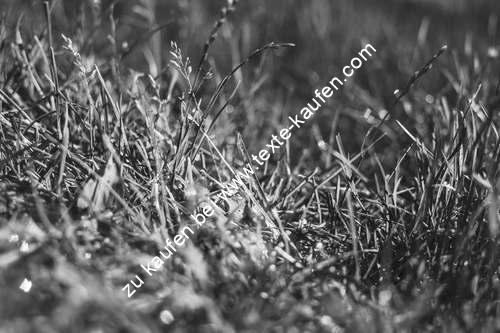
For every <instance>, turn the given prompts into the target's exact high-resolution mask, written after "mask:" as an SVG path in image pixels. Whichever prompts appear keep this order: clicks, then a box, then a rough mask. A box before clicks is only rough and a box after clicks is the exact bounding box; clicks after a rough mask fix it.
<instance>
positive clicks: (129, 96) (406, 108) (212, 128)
mask: <svg viewBox="0 0 500 333" xmlns="http://www.w3.org/2000/svg"><path fill="white" fill-rule="evenodd" d="M235 5H236V1H228V2H227V4H226V6H225V7H224V9H223V10H222V11H221V14H220V18H219V19H218V20H217V22H216V24H215V25H214V27H213V29H212V30H211V31H210V32H209V35H208V36H207V37H208V40H207V42H206V43H205V44H204V46H203V47H202V54H201V57H200V60H199V62H196V63H197V64H198V65H197V67H196V68H194V70H193V68H192V65H191V61H189V60H188V57H186V55H185V51H184V50H183V47H182V45H183V44H182V41H179V42H177V43H175V42H172V44H171V48H170V51H171V53H169V55H168V57H169V58H168V59H169V60H171V61H170V64H169V66H168V67H166V68H164V69H162V70H161V71H160V73H161V74H159V73H138V72H134V71H128V69H127V68H126V67H125V66H124V64H123V59H124V54H120V52H118V49H117V45H120V41H119V40H118V38H119V37H118V34H117V33H116V32H117V30H119V25H115V26H114V27H112V29H111V30H113V31H114V32H113V33H111V34H110V38H111V39H113V42H112V48H113V52H109V54H108V55H107V56H104V55H103V54H106V53H105V52H103V53H102V54H101V53H100V54H96V53H93V52H91V51H89V50H91V48H88V47H86V48H84V47H83V45H78V43H77V42H75V41H76V40H83V38H81V37H82V36H75V38H73V36H69V35H68V36H63V37H62V38H61V40H59V39H57V38H53V37H54V36H52V35H53V34H54V31H52V28H51V25H52V21H51V12H50V10H51V8H50V7H49V4H48V3H47V5H46V7H45V8H46V13H47V25H46V26H45V28H46V29H44V30H43V33H42V34H39V35H36V34H33V35H26V34H25V33H24V32H22V29H13V30H12V31H9V29H6V28H5V27H4V26H2V28H1V29H0V35H1V34H5V37H6V38H5V39H3V40H2V44H1V45H0V52H1V54H0V72H1V73H3V74H2V76H1V77H0V87H1V88H0V138H1V140H0V176H1V181H0V214H1V215H0V238H1V239H2V242H1V243H0V244H1V245H0V251H1V252H0V266H1V267H2V270H1V273H0V280H1V281H2V282H3V283H2V285H4V286H6V287H2V288H0V296H1V297H2V299H5V300H7V301H6V302H3V304H4V306H0V318H1V319H2V321H1V322H2V324H0V325H1V328H2V330H5V331H9V330H10V331H15V332H24V331H26V332H28V331H33V330H37V331H47V332H51V331H61V332H67V331H92V330H103V331H110V332H114V331H116V332H119V331H131V332H148V331H151V332H159V331H164V330H165V329H167V330H169V331H179V332H180V331H217V332H219V331H222V332H236V331H257V332H264V331H274V330H287V331H298V332H302V331H345V332H379V331H384V332H390V331H397V332H400V331H401V332H405V331H435V330H442V331H464V332H465V331H470V330H474V329H482V330H484V331H495V330H498V328H499V326H500V323H499V322H498V320H497V319H496V317H497V316H496V315H497V312H498V306H497V303H498V298H499V295H498V292H499V289H498V288H499V283H498V271H497V268H498V265H499V260H498V234H499V220H498V194H499V193H498V191H499V189H498V185H497V179H498V174H497V173H498V162H499V158H500V157H499V155H500V149H499V147H500V138H499V136H498V119H497V118H496V114H495V111H496V108H497V106H498V98H497V96H496V95H497V89H496V88H497V86H498V85H497V79H496V78H494V77H493V76H492V75H491V71H490V70H489V68H491V66H494V64H493V62H492V58H491V57H490V58H488V57H472V56H471V55H468V56H467V55H466V56H464V58H459V57H456V58H455V59H453V57H452V56H451V52H445V53H443V52H444V49H441V50H440V51H438V53H435V52H431V53H429V55H431V56H430V57H429V59H431V61H428V62H426V61H425V60H427V59H425V57H422V59H419V60H418V62H419V63H420V64H421V65H420V66H417V65H414V64H413V65H412V67H409V66H410V65H408V64H407V65H408V68H406V69H405V72H404V73H399V72H398V68H397V67H394V66H389V65H387V64H390V63H391V61H392V60H393V59H395V58H396V57H397V56H398V55H397V54H392V53H390V52H389V51H387V52H381V55H380V57H382V58H381V59H377V60H375V61H376V65H377V66H382V67H384V68H385V69H386V70H387V71H392V72H391V73H390V74H391V75H393V77H401V78H404V80H403V81H401V84H400V85H399V86H400V90H399V93H398V94H397V95H396V96H391V98H392V99H391V100H390V101H388V102H387V101H386V98H385V96H383V95H382V94H378V93H380V90H378V89H370V87H373V82H372V81H373V80H380V75H376V74H374V73H371V72H370V70H369V69H368V70H367V71H366V72H364V73H363V78H364V84H359V85H356V84H355V83H354V84H353V85H351V86H348V87H346V89H345V90H344V91H343V92H342V94H345V96H346V98H345V100H342V102H343V103H345V104H344V106H345V107H346V108H351V109H352V111H358V109H361V108H364V107H368V108H370V110H369V112H364V110H363V113H361V114H364V116H359V117H358V116H357V115H358V114H359V112H358V113H356V116H354V119H355V120H354V121H355V122H356V123H357V126H359V127H356V128H363V131H362V132H360V133H362V134H360V133H356V134H358V136H361V135H365V134H366V139H365V140H358V141H356V142H360V143H361V144H360V148H359V149H358V150H357V151H352V149H348V147H347V145H348V144H349V147H352V142H347V136H346V135H345V133H347V132H346V129H345V128H344V127H342V124H340V120H339V118H344V115H340V113H337V115H336V116H334V119H333V121H332V122H331V124H332V129H331V132H330V137H329V138H324V137H323V134H322V129H323V128H320V127H319V126H318V125H317V124H314V125H313V129H312V130H311V131H312V133H313V135H312V136H311V137H312V138H311V140H312V142H313V143H314V144H315V147H318V148H317V149H319V151H318V152H317V151H315V149H316V148H315V147H314V148H313V147H310V146H309V147H308V146H304V147H303V146H301V145H300V142H299V140H295V141H293V140H292V142H291V143H290V144H288V145H287V146H286V149H285V150H284V152H283V153H282V154H280V155H277V156H275V157H273V159H272V160H270V161H269V162H268V163H266V165H265V168H264V170H262V171H260V172H259V173H258V174H257V175H256V177H255V179H253V180H252V182H250V183H249V184H248V186H246V187H245V190H244V191H242V193H240V194H238V195H236V196H234V197H232V198H231V202H229V206H230V207H228V213H223V212H217V214H216V216H215V217H214V218H213V219H212V220H211V221H210V223H207V224H206V225H205V226H204V227H203V228H202V229H200V230H199V232H198V233H197V234H196V236H195V237H193V239H192V242H189V244H187V245H186V247H184V248H183V249H182V250H180V253H179V254H178V256H177V257H175V258H174V259H173V260H170V261H167V262H166V264H165V266H164V268H163V270H162V271H161V272H158V274H156V275H155V276H152V277H149V276H148V277H145V278H144V279H145V280H146V284H145V285H144V286H143V287H142V288H141V289H139V291H138V292H137V294H136V295H134V298H133V299H126V294H124V293H122V292H121V291H120V289H121V288H122V286H123V285H124V284H125V283H126V282H127V281H128V280H129V279H130V278H132V277H133V276H135V275H136V274H141V269H140V264H143V263H145V262H147V261H148V259H149V258H150V256H151V255H154V254H155V253H156V252H157V250H158V249H159V248H161V247H162V246H163V243H164V240H165V238H167V237H171V236H172V235H175V233H176V232H177V231H178V230H179V228H180V227H182V226H184V225H186V224H187V223H189V222H188V221H189V217H188V216H189V214H191V213H192V212H193V210H194V209H195V208H196V207H197V205H198V204H199V203H200V202H202V201H206V200H208V199H209V198H214V196H215V194H217V192H218V190H219V189H220V188H221V187H222V184H223V183H224V182H226V181H227V180H228V179H230V178H231V176H232V174H231V171H232V170H231V169H232V168H238V167H240V166H241V165H243V164H244V163H246V162H248V156H249V151H251V150H253V145H251V144H250V145H249V144H245V142H259V141H262V140H259V139H258V138H256V137H258V136H261V134H262V133H265V132H266V131H267V130H272V129H273V126H274V125H276V127H277V128H278V127H279V126H278V125H279V124H278V123H280V122H282V119H286V117H282V116H280V115H281V111H280V108H281V106H280V105H279V103H278V102H276V99H278V98H277V97H276V96H278V95H279V94H280V93H281V91H280V90H279V89H278V87H274V86H272V85H271V88H272V89H273V90H271V92H270V93H267V94H266V93H265V92H264V91H263V92H260V91H261V90H263V87H265V88H268V84H267V83H266V80H267V76H266V75H265V72H266V68H267V67H266V66H267V64H266V60H265V59H264V56H263V54H264V53H265V51H268V50H273V51H274V50H277V49H281V48H285V47H289V46H292V45H291V44H289V43H275V42H272V43H268V44H264V46H262V47H260V48H256V49H255V51H254V52H251V53H250V55H249V56H248V58H246V59H243V60H241V61H238V62H236V65H235V66H234V67H233V69H232V70H231V71H229V72H228V73H227V74H225V75H221V74H220V73H219V72H218V71H217V68H216V66H214V62H213V61H212V60H211V59H210V57H209V51H210V48H211V47H213V46H214V45H215V44H214V41H215V37H216V35H217V33H218V32H219V31H220V29H222V24H223V23H224V22H225V21H226V20H227V18H228V15H229V13H230V12H232V11H233V9H234V6H235ZM110 10H111V12H105V13H104V14H103V15H106V17H107V18H108V19H109V20H111V21H113V20H114V16H113V9H112V7H111V9H110ZM307 12H308V13H309V12H310V11H307ZM103 19H104V18H103ZM82 20H83V18H82ZM118 23H119V22H118ZM113 24H117V22H113ZM162 27H165V25H160V26H158V27H157V28H155V29H153V30H152V32H151V33H150V34H148V36H152V35H153V34H154V32H155V31H157V30H158V29H159V30H161V29H162ZM316 28H317V27H316ZM228 29H229V27H228ZM207 31H208V30H207ZM81 33H84V32H81ZM323 33H325V32H323ZM9 34H10V35H9ZM88 36H92V34H88ZM232 38H235V36H232ZM419 38H420V39H421V40H419V43H418V44H419V45H423V44H424V42H425V40H424V41H422V39H425V38H424V37H422V35H420V36H419ZM57 40H59V41H60V42H61V44H58V42H56V41H57ZM91 43H92V40H87V42H86V45H89V44H91ZM383 47H384V45H380V46H378V48H380V49H383ZM450 48H451V47H450ZM483 49H485V48H484V47H483V46H480V47H479V49H478V53H480V52H482V51H483ZM286 52H291V51H290V50H287V51H286ZM294 52H297V51H294ZM425 53H426V52H424V50H418V52H414V54H425ZM484 53H485V54H486V52H484ZM125 54H126V52H125ZM432 54H434V56H432ZM490 54H491V52H490ZM164 56H165V57H167V55H166V54H165V55H164ZM147 61H151V59H149V60H147ZM158 64H161V61H160V62H158ZM471 64H472V65H471ZM431 65H432V68H431ZM153 67H154V66H153ZM254 67H257V69H256V70H255V71H252V70H254V69H255V68H254ZM149 68H152V66H149ZM247 68H248V70H247V71H243V70H245V69H247ZM236 73H239V74H238V75H236ZM411 73H415V74H413V75H412V74H411ZM154 74H158V75H154ZM252 75H260V77H259V80H256V82H253V83H247V84H245V87H246V88H248V89H249V91H248V92H241V93H237V89H238V87H240V86H239V82H238V81H237V80H238V79H241V80H248V81H249V80H250V79H249V78H251V77H252ZM431 75H434V76H435V77H436V76H438V77H439V80H441V81H442V82H443V83H442V86H441V87H440V88H442V89H443V90H441V91H438V92H433V91H432V92H431V91H427V90H426V84H427V83H428V81H426V78H427V77H428V76H431ZM235 78H237V79H235ZM406 82H408V83H406ZM272 83H273V84H274V82H272ZM405 83H406V84H405ZM391 84H392V83H391ZM367 87H368V88H367ZM395 88H397V87H393V86H384V89H385V90H387V91H388V92H389V94H392V92H393V91H394V90H395ZM259 92H260V93H259ZM270 96H272V97H273V98H271V97H270ZM352 96H355V97H353V98H355V99H356V102H357V103H358V104H357V105H356V106H353V105H352V103H350V101H349V99H350V98H352ZM384 105H387V106H386V107H385V108H387V110H386V109H381V108H378V106H382V107H383V106H384ZM262 106H264V107H268V108H269V109H270V110H271V113H272V114H270V115H269V119H271V121H270V123H271V125H268V126H267V127H266V128H263V129H262V131H261V132H258V134H250V136H251V137H248V136H249V134H248V133H253V132H251V131H249V130H248V129H245V131H244V133H243V135H240V133H239V131H238V129H239V126H240V124H238V120H236V119H233V118H232V117H236V116H238V115H239V114H241V113H245V112H246V114H245V118H244V119H245V122H246V123H247V124H248V126H249V127H251V126H258V125H259V124H261V120H260V119H257V118H259V117H260V116H259V117H257V116H256V114H257V112H258V111H259V108H261V107H262ZM288 107H295V105H290V106H288ZM382 110H383V111H384V112H378V111H382ZM351 117H352V116H351ZM240 121H241V119H240ZM255 133H257V132H255ZM207 138H208V139H210V140H207ZM294 146H295V147H296V148H294ZM384 147H387V148H384ZM302 148H303V150H301V149H302ZM389 150H391V151H392V153H390V154H389V153H388V151H389ZM291 155H296V156H298V158H295V159H292V158H291V157H290V156H291ZM316 157H318V158H316ZM392 157H395V158H392ZM228 165H229V167H226V166H228ZM311 165H313V167H311ZM266 218H268V219H271V220H273V221H275V222H276V224H277V225H280V237H278V238H275V237H272V235H273V230H272V228H271V227H269V225H267V224H266V223H265V222H266ZM25 278H28V279H29V280H30V281H32V283H33V287H32V289H31V290H30V292H29V293H23V292H21V291H20V290H19V288H18V286H19V284H20V283H21V281H23V279H25Z"/></svg>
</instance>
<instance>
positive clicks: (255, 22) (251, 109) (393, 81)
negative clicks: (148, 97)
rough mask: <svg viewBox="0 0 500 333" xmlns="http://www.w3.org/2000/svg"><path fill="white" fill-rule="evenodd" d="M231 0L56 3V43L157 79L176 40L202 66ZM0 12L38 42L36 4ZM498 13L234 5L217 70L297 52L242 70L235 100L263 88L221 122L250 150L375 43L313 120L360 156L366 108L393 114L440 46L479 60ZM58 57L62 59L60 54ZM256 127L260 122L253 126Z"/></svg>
mask: <svg viewBox="0 0 500 333" xmlns="http://www.w3.org/2000/svg"><path fill="white" fill-rule="evenodd" d="M231 2H232V1H231ZM225 4H227V2H226V1H203V0H179V1H172V0H164V1H159V0H123V1H111V0H86V1H76V0H59V1H53V2H52V11H53V19H54V22H53V25H54V27H55V31H56V32H57V34H55V39H56V42H58V43H61V42H62V39H61V37H60V34H61V33H62V34H65V35H67V36H70V37H71V38H72V39H73V42H74V43H75V44H76V45H77V47H78V48H79V49H80V53H81V54H82V55H84V56H85V55H88V56H89V57H97V61H98V62H99V59H100V66H102V67H105V66H106V65H107V64H109V58H110V56H111V55H113V54H119V55H120V56H121V64H122V65H123V67H122V68H123V72H124V73H127V71H128V70H130V69H131V70H134V71H139V72H145V73H149V74H151V75H152V76H153V77H157V76H158V75H160V74H164V73H166V72H165V68H166V66H167V65H168V63H169V60H170V54H169V50H170V42H171V41H176V42H177V43H178V45H179V47H180V48H181V49H182V51H183V53H184V55H185V56H188V57H190V58H191V59H192V62H193V63H195V64H197V62H198V61H199V59H200V57H201V53H202V52H201V50H202V46H203V45H204V43H205V41H206V40H207V38H208V37H209V33H210V30H211V28H212V27H213V24H214V22H215V21H216V20H217V19H218V17H219V15H220V14H219V10H220V9H221V8H222V7H223V6H224V5H225ZM1 6H2V12H3V13H4V18H3V19H4V20H6V21H7V22H8V24H9V25H10V26H12V27H15V26H16V25H18V26H21V27H22V29H21V30H24V31H22V36H23V38H28V39H29V38H32V35H33V32H36V33H37V34H38V35H39V36H40V37H41V38H43V36H44V29H45V18H44V15H43V6H42V2H41V1H34V0H3V1H2V2H1ZM499 10H500V3H499V2H498V1H495V0H474V1H472V0H469V1H468V0H384V1H375V0H336V1H328V0H315V1H293V0H275V1H264V0H254V1H239V3H238V4H237V6H236V10H235V12H234V13H232V14H231V15H230V17H229V19H228V22H227V24H225V25H224V26H223V27H222V30H221V32H220V34H219V36H218V38H217V39H216V41H215V44H214V45H213V46H212V48H211V49H210V52H209V62H210V63H211V64H212V66H213V69H214V70H215V71H216V72H217V73H219V74H220V75H222V74H224V73H227V72H228V71H229V70H230V69H231V68H232V67H234V66H236V65H237V64H238V63H239V62H240V61H241V60H242V59H244V58H245V57H246V56H247V55H248V54H249V53H250V52H251V51H252V50H254V49H256V48H258V47H260V46H262V45H263V44H265V43H267V42H271V41H280V42H291V43H295V44H296V47H295V48H293V49H291V50H286V51H280V52H277V53H276V54H275V55H273V56H266V57H265V59H264V61H262V64H261V66H248V68H246V67H245V68H243V70H242V71H241V72H239V75H238V76H237V77H236V79H237V80H239V81H241V86H240V89H239V91H240V93H241V94H246V91H248V88H250V87H253V86H255V85H256V84H257V85H258V88H259V89H258V93H256V94H255V95H254V96H252V97H251V102H250V101H249V99H248V97H249V96H241V99H240V101H241V103H240V104H238V103H236V104H233V105H232V106H231V107H230V110H229V111H234V110H235V111H236V112H234V113H233V114H232V115H231V116H230V118H229V119H226V120H225V121H229V122H231V123H234V125H235V128H236V129H239V130H241V131H242V132H244V133H245V132H250V133H252V134H251V135H245V137H246V138H247V140H248V141H249V142H248V144H249V145H253V144H258V142H253V141H255V140H259V138H261V137H264V136H261V135H254V134H253V133H254V132H255V131H258V132H263V133H262V134H264V135H267V134H269V133H270V132H271V131H272V130H273V128H275V127H276V126H277V125H276V124H278V123H281V122H282V121H283V119H286V116H287V115H288V114H293V113H294V112H295V110H297V109H298V108H300V107H301V106H302V104H303V103H304V102H305V101H307V99H308V97H309V96H310V94H311V92H312V91H313V90H314V88H315V87H317V86H319V85H321V84H322V83H324V82H326V81H327V80H328V79H330V78H331V77H333V76H335V75H337V74H338V73H339V72H340V69H341V68H342V67H343V66H344V63H345V62H346V61H348V59H351V57H352V55H353V54H354V53H355V52H357V51H358V50H359V49H360V47H361V45H364V44H365V43H367V42H370V43H371V44H372V45H374V46H375V47H376V48H377V51H378V52H377V56H376V57H375V58H374V59H372V60H370V64H368V65H367V66H365V67H364V68H363V69H362V70H360V71H359V72H357V74H356V78H355V79H354V80H352V82H351V83H350V85H351V87H350V88H352V89H348V92H346V93H344V94H341V95H339V96H338V97H337V98H334V100H333V101H332V102H331V103H330V105H329V106H328V107H327V108H326V109H325V110H323V111H322V112H321V113H320V114H319V115H318V116H317V117H316V120H315V124H313V125H312V126H313V128H312V129H311V130H312V131H313V133H315V134H314V135H315V136H316V138H314V140H316V141H317V139H318V136H323V137H325V139H327V138H328V136H332V135H333V134H334V131H333V132H332V131H331V125H332V124H331V121H332V119H338V121H339V122H338V126H339V127H338V128H340V129H341V130H342V131H343V132H344V133H346V134H348V135H349V134H355V135H354V136H351V138H352V140H350V141H349V142H346V143H345V144H346V146H347V149H348V150H357V149H358V148H359V145H360V143H361V142H362V140H363V133H365V132H366V129H367V128H368V127H369V126H370V125H371V124H370V122H369V121H368V120H367V119H366V117H364V118H363V116H364V115H366V110H367V109H370V110H371V111H373V112H374V113H375V114H377V112H380V111H382V112H385V111H384V110H386V109H389V108H390V106H391V103H392V102H393V100H394V96H393V92H394V90H395V89H397V88H400V87H401V86H404V85H405V84H406V82H407V80H408V78H409V77H410V76H411V75H412V74H413V72H414V71H415V70H417V69H418V68H419V66H420V67H421V66H422V65H423V64H424V63H425V61H427V60H428V59H429V58H430V57H431V56H432V55H433V54H434V53H435V52H436V51H437V50H438V49H439V48H440V47H441V46H443V45H445V44H446V45H448V46H449V47H450V49H452V50H453V56H454V57H455V61H460V59H463V60H464V61H465V62H468V63H472V62H473V61H474V59H475V60H477V61H481V62H482V60H483V59H481V58H484V57H488V54H489V55H490V56H491V55H495V51H496V47H497V43H496V41H497V32H498V17H497V14H496V13H498V11H499ZM487 50H489V51H490V52H489V53H488V52H487ZM60 58H61V60H59V62H64V54H60ZM487 60H488V61H489V60H491V59H487ZM452 63H453V62H450V64H452ZM492 66H494V65H492ZM486 67H488V68H490V69H491V67H489V66H486ZM448 70H449V72H450V74H452V75H456V74H457V73H458V72H459V71H460V70H459V68H458V67H455V68H450V67H448ZM462 74H463V75H465V73H462ZM470 74H471V75H477V74H478V73H475V74H474V73H470ZM457 76H458V75H457ZM445 84H446V82H445V80H443V75H441V73H436V72H431V73H429V75H427V76H426V77H425V78H423V79H422V81H421V82H420V83H419V86H421V87H425V90H424V91H422V96H424V97H425V95H427V94H432V93H436V92H441V89H442V88H443V87H444V85H445ZM464 88H467V87H464ZM207 89H210V87H207ZM450 94H451V95H453V92H450ZM245 97H246V98H245ZM447 97H453V96H447ZM244 101H246V102H244ZM242 110H245V111H242ZM229 113H231V112H229ZM337 113H338V118H336V116H335V114H337ZM264 114H265V117H263V116H262V115H264ZM394 116H396V117H397V118H398V119H400V120H403V121H404V120H409V121H412V120H414V119H415V117H414V116H411V117H410V118H411V119H406V118H408V115H407V114H404V110H403V109H401V110H394ZM249 121H250V122H251V123H252V125H253V126H246V125H247V124H248V123H249ZM336 124H337V122H336ZM417 125H418V124H417ZM410 127H411V126H410ZM423 130H425V129H423ZM247 134H249V133H247ZM422 134H423V135H425V133H422ZM297 135H299V136H302V138H301V140H300V143H299V144H298V145H299V147H298V149H300V145H301V144H304V145H305V146H309V145H310V143H311V140H312V139H313V137H314V135H311V131H301V132H300V133H298V134H297ZM326 141H327V140H326ZM395 144H397V145H399V144H406V142H404V140H403V141H401V140H398V142H397V143H395ZM385 147H390V148H391V149H392V150H393V151H394V150H396V151H397V150H398V147H394V146H393V147H391V146H390V145H386V146H385ZM385 156H386V157H388V158H390V157H391V156H390V154H386V155H385ZM295 158H299V157H295Z"/></svg>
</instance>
